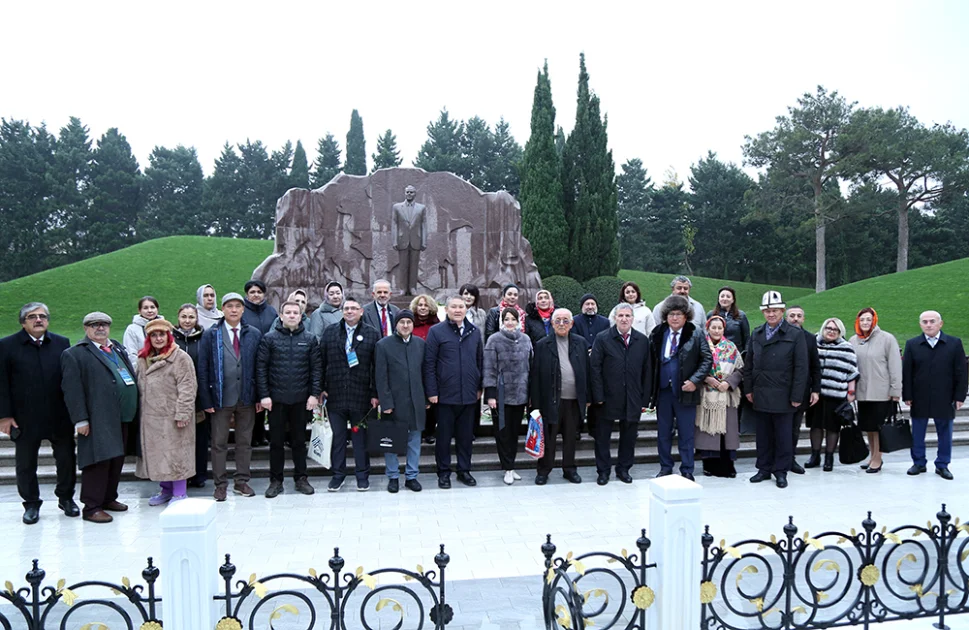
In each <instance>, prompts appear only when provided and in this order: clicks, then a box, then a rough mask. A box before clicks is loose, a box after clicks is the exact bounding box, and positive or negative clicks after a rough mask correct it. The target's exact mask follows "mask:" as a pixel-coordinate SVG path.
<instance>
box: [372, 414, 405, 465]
mask: <svg viewBox="0 0 969 630" xmlns="http://www.w3.org/2000/svg"><path fill="white" fill-rule="evenodd" d="M395 415H396V414H390V415H389V416H387V415H382V416H380V417H379V418H378V419H377V421H376V422H373V421H371V422H368V423H367V452H368V453H370V454H371V455H384V454H385V453H395V454H397V455H406V454H407V433H408V431H407V423H406V422H404V421H402V420H397V419H396V418H395V417H394V416H395ZM367 416H368V417H369V416H370V412H368V413H367Z"/></svg>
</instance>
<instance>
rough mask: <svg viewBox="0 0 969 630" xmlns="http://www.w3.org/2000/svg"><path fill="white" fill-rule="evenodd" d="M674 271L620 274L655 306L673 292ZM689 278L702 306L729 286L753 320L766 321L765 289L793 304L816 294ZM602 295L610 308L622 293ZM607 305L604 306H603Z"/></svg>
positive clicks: (625, 271)
mask: <svg viewBox="0 0 969 630" xmlns="http://www.w3.org/2000/svg"><path fill="white" fill-rule="evenodd" d="M674 276H675V274H669V273H652V272H647V271H630V270H628V269H623V270H622V271H620V272H619V277H620V278H622V279H623V280H629V281H632V282H635V283H636V284H638V285H639V290H640V291H641V292H642V294H643V299H644V300H645V301H646V305H647V306H648V307H650V308H653V306H655V305H656V304H658V303H659V302H660V300H662V299H663V298H665V297H666V296H667V295H669V294H670V281H671V280H672V279H673V278H674ZM690 281H691V282H692V283H693V289H691V290H690V297H692V298H693V299H694V300H697V301H698V302H700V304H702V305H703V308H705V309H706V310H708V311H710V310H712V309H713V307H714V306H715V305H716V303H717V296H718V295H719V293H720V287H723V286H730V287H733V290H734V291H735V292H736V293H737V305H738V307H739V308H740V310H742V311H746V312H747V315H748V317H750V319H751V323H752V324H753V323H755V322H756V323H758V324H760V323H763V320H761V319H760V314H759V310H760V298H761V297H762V296H763V295H764V292H765V291H767V290H768V289H777V290H779V291H780V292H781V294H782V295H783V296H784V299H785V300H787V303H788V304H790V303H791V301H792V300H798V301H800V300H801V298H803V297H804V296H808V295H813V294H814V291H812V290H811V289H804V288H801V287H783V286H773V285H766V284H754V283H751V282H731V281H729V280H720V279H718V278H700V277H697V276H690ZM596 297H598V298H599V302H600V303H601V304H603V305H605V304H609V308H612V306H613V305H615V304H616V302H617V300H618V298H619V296H618V295H609V296H605V297H604V296H601V295H599V296H596ZM603 308H605V306H603Z"/></svg>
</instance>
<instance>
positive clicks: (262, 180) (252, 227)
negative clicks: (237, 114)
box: [238, 140, 284, 238]
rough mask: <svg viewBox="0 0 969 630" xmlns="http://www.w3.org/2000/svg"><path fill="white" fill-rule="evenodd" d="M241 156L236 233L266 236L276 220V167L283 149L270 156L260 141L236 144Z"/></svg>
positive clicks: (270, 234) (253, 236)
mask: <svg viewBox="0 0 969 630" xmlns="http://www.w3.org/2000/svg"><path fill="white" fill-rule="evenodd" d="M238 148H239V157H240V158H241V160H242V165H241V168H240V172H241V174H242V181H243V189H242V191H243V195H242V201H243V206H242V215H241V219H242V223H241V226H240V231H239V236H241V237H243V238H269V237H271V236H272V235H273V231H274V230H273V227H274V225H275V222H276V200H277V199H278V198H279V196H280V195H281V194H282V193H281V192H280V191H279V181H280V178H279V167H278V164H280V163H282V161H283V158H284V155H283V154H282V153H283V152H278V153H275V154H274V156H273V157H272V158H271V157H270V156H269V154H268V153H267V151H266V147H265V146H264V145H263V143H262V141H260V140H256V141H255V142H251V141H249V140H246V143H245V144H240V145H238Z"/></svg>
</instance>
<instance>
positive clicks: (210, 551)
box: [158, 499, 220, 630]
mask: <svg viewBox="0 0 969 630" xmlns="http://www.w3.org/2000/svg"><path fill="white" fill-rule="evenodd" d="M215 515H216V508H215V501H212V500H211V499H182V500H181V501H176V502H175V503H173V504H171V505H170V506H169V507H167V508H165V511H164V512H162V514H161V517H160V522H161V555H162V557H161V561H160V562H159V563H158V564H159V565H160V566H161V567H162V572H161V577H160V580H161V584H162V593H163V595H162V606H163V607H164V615H163V617H162V618H163V619H164V620H165V628H166V630H168V629H171V630H203V629H205V628H214V627H215V622H216V621H217V620H218V619H219V617H220V615H219V612H218V606H217V602H216V601H215V599H214V597H215V595H216V593H217V592H218V588H219V571H218V568H219V558H218V532H217V531H216V525H215Z"/></svg>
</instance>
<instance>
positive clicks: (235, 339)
mask: <svg viewBox="0 0 969 630" xmlns="http://www.w3.org/2000/svg"><path fill="white" fill-rule="evenodd" d="M232 351H233V352H235V353H236V358H237V359H238V358H239V329H238V328H233V329H232Z"/></svg>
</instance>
